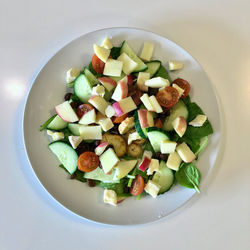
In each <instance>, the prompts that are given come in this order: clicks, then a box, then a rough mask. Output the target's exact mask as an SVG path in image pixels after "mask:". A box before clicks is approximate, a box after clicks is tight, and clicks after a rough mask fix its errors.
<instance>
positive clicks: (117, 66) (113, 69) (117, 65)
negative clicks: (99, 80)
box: [103, 59, 123, 76]
mask: <svg viewBox="0 0 250 250" xmlns="http://www.w3.org/2000/svg"><path fill="white" fill-rule="evenodd" d="M122 66H123V62H121V61H118V60H114V59H108V60H107V62H106V63H105V66H104V71H103V74H104V75H105V76H121V73H122Z"/></svg>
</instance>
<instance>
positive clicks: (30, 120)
mask: <svg viewBox="0 0 250 250" xmlns="http://www.w3.org/2000/svg"><path fill="white" fill-rule="evenodd" d="M106 36H108V37H110V38H112V42H113V44H114V45H115V46H119V45H120V44H121V42H122V41H124V40H127V41H128V43H129V44H130V45H131V47H132V48H133V49H134V50H135V51H136V52H137V53H139V51H140V50H141V49H142V46H143V42H144V41H149V42H152V43H154V44H155V52H154V56H153V59H157V60H161V61H162V63H163V65H164V66H166V65H167V61H168V60H169V59H172V60H179V61H182V62H184V65H185V66H184V69H182V70H180V71H178V72H176V73H172V74H171V77H172V78H173V79H174V78H176V77H178V76H179V77H182V78H184V79H186V80H188V81H189V82H190V83H191V86H192V89H191V92H190V96H191V99H192V100H193V101H195V102H197V103H198V104H199V105H200V106H201V107H202V109H203V110H204V112H205V113H206V114H207V115H208V117H209V119H210V121H211V123H212V125H213V128H214V131H215V133H214V134H213V135H212V136H210V141H209V145H208V147H207V148H206V150H205V151H204V152H203V153H202V155H201V156H200V158H199V160H198V162H197V164H196V165H197V167H198V168H199V169H200V171H201V173H202V177H203V179H202V183H204V181H205V179H206V178H207V177H208V175H209V173H210V170H211V169H212V168H213V167H214V165H215V162H216V158H217V156H218V152H219V147H220V146H219V141H220V137H221V118H220V112H219V107H218V102H217V99H216V95H215V92H214V90H213V87H212V84H211V83H210V81H209V79H208V78H207V76H206V73H205V72H204V70H203V69H202V67H201V66H200V65H199V63H198V62H197V61H196V60H195V59H194V58H193V57H192V56H191V55H190V54H189V53H187V52H186V51H185V50H184V49H183V48H181V47H180V46H178V45H177V44H175V43H174V42H172V41H170V40H168V39H167V38H165V37H162V36H159V35H157V34H154V33H151V32H148V31H144V30H139V29H133V28H109V29H103V30H98V31H94V32H91V33H88V34H85V35H83V36H81V37H79V38H78V39H76V40H74V41H72V42H70V43H69V44H68V45H66V46H65V47H63V48H62V49H61V50H60V51H58V52H57V53H56V54H55V55H54V56H53V57H52V58H51V59H50V60H49V61H48V63H47V64H46V65H45V66H44V67H43V69H42V70H41V71H40V73H39V74H38V76H37V78H36V79H35V81H34V83H33V86H32V88H31V90H30V93H29V96H28V99H27V103H26V108H25V113H24V124H23V126H24V127H23V131H24V140H25V146H26V151H27V155H28V158H29V161H30V163H31V166H32V168H33V170H34V172H35V174H36V176H37V178H38V179H39V180H40V182H41V184H42V185H43V186H44V187H45V189H46V190H47V191H48V192H49V193H50V194H51V195H52V196H53V197H54V198H55V199H56V200H57V201H58V202H59V203H61V204H62V205H63V206H64V207H65V208H67V209H69V210H71V211H72V212H74V213H76V214H78V215H79V216H81V217H84V218H86V219H89V220H92V221H96V222H99V223H104V224H115V225H128V224H141V223H147V222H152V221H155V220H158V219H160V218H162V217H164V216H167V215H169V214H170V213H171V212H173V211H174V210H176V209H177V208H179V207H180V206H182V205H183V204H184V203H186V202H187V201H188V200H189V199H190V198H191V197H192V196H193V195H194V194H195V191H194V190H192V189H186V188H183V187H181V186H179V185H174V187H173V188H172V189H171V190H170V191H169V192H167V193H165V194H164V195H160V196H159V197H157V198H156V199H153V198H152V197H150V196H147V197H143V198H142V199H141V200H139V201H137V200H136V199H135V198H134V197H133V198H129V199H127V200H125V201H124V202H123V203H121V204H119V206H117V207H113V206H110V205H107V204H104V203H103V189H102V188H99V187H96V188H89V187H88V186H87V185H86V184H85V183H81V182H79V181H76V180H69V178H68V175H67V173H66V172H65V171H63V170H62V169H61V168H59V167H58V165H59V162H58V160H57V159H56V157H55V156H54V155H53V154H52V153H51V152H50V151H49V149H48V143H49V140H48V136H46V135H45V132H39V126H40V125H41V124H42V123H43V122H44V121H45V120H47V119H48V117H50V115H52V114H54V113H55V112H54V110H53V107H54V106H56V105H58V104H60V103H62V102H63V97H64V95H65V93H66V91H67V88H66V83H65V73H66V71H67V70H68V69H69V68H83V67H84V66H87V65H88V64H89V62H90V60H91V58H92V55H93V44H94V43H97V44H100V43H101V42H102V41H103V39H104V38H105V37H106ZM202 183H201V189H202Z"/></svg>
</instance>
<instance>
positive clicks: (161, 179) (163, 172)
mask: <svg viewBox="0 0 250 250" xmlns="http://www.w3.org/2000/svg"><path fill="white" fill-rule="evenodd" d="M174 179H175V177H174V171H173V170H172V169H170V168H168V167H167V166H166V163H165V162H164V161H161V162H160V167H159V170H158V171H157V172H155V174H154V176H153V178H152V181H154V182H155V183H157V184H159V185H160V186H161V188H160V191H159V193H158V194H163V193H165V192H167V191H168V190H169V189H170V188H171V187H172V186H173V184H174Z"/></svg>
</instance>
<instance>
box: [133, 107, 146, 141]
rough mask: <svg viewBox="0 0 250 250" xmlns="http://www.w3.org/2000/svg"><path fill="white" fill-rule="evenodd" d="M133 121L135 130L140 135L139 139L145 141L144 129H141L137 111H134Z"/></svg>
mask: <svg viewBox="0 0 250 250" xmlns="http://www.w3.org/2000/svg"><path fill="white" fill-rule="evenodd" d="M134 120H135V129H136V131H137V133H138V134H139V135H140V137H141V138H144V139H147V136H146V135H147V133H146V129H143V128H141V125H140V121H139V117H138V112H137V111H135V114H134Z"/></svg>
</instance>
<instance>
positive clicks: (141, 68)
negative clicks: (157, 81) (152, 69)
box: [120, 41, 148, 72]
mask: <svg viewBox="0 0 250 250" xmlns="http://www.w3.org/2000/svg"><path fill="white" fill-rule="evenodd" d="M123 52H124V53H126V54H127V55H128V56H129V57H130V58H131V59H132V60H133V61H135V62H136V63H137V64H138V65H137V67H136V68H135V69H134V71H133V72H140V71H144V70H146V69H147V68H148V67H147V65H146V64H145V63H144V62H143V61H142V60H141V59H140V58H139V57H138V56H137V55H136V54H135V52H134V51H133V50H132V49H131V48H130V47H129V45H128V43H127V42H126V41H124V42H123V43H122V46H121V50H120V54H122V53H123Z"/></svg>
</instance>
